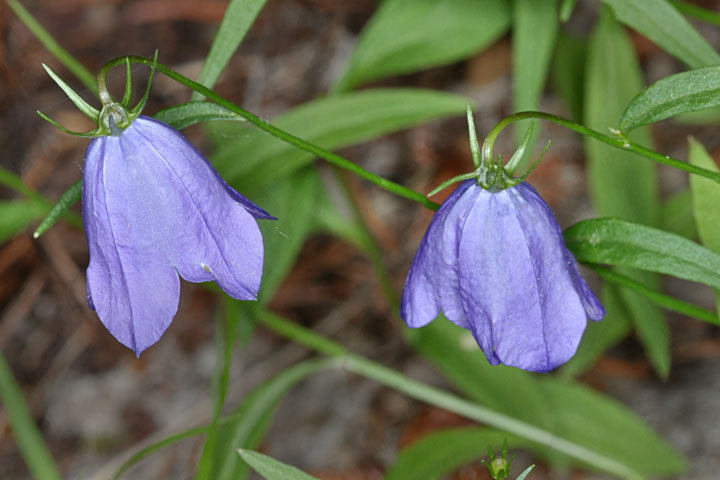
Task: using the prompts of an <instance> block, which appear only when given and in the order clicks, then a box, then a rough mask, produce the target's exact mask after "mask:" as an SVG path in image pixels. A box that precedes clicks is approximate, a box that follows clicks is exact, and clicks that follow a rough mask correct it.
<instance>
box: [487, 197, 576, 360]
mask: <svg viewBox="0 0 720 480" xmlns="http://www.w3.org/2000/svg"><path fill="white" fill-rule="evenodd" d="M504 193H505V199H506V201H507V202H508V203H509V206H510V209H511V211H512V213H513V214H512V215H510V216H509V219H510V221H512V220H514V221H515V222H516V225H517V230H506V231H505V232H506V234H505V237H504V239H505V241H506V242H508V241H511V242H513V243H514V244H516V245H517V247H516V248H517V249H518V252H522V253H519V254H518V255H517V256H516V257H515V258H516V262H515V263H514V264H512V265H510V264H508V268H511V269H515V268H521V265H520V263H521V262H522V265H523V266H525V268H526V271H525V272H524V273H523V282H524V283H523V284H517V283H516V284H515V285H514V286H513V285H509V286H511V287H514V288H515V289H516V290H517V291H519V292H522V295H525V296H526V297H527V300H528V302H529V304H526V307H525V308H526V309H527V310H526V311H525V312H523V311H522V309H519V311H518V312H517V313H519V314H520V315H522V316H524V317H525V318H524V320H522V321H518V322H504V323H503V324H501V328H500V329H499V330H496V332H495V339H496V344H495V348H496V350H497V354H498V357H500V359H501V361H502V362H503V363H505V364H508V365H514V366H517V367H520V368H523V369H525V370H531V371H539V372H545V371H549V370H552V369H554V368H556V367H557V366H559V365H561V364H563V363H565V362H566V361H568V360H569V359H570V358H571V357H572V356H573V355H574V354H575V351H576V350H577V347H578V345H579V343H580V339H581V338H582V334H583V332H584V331H585V327H586V326H587V319H586V313H585V308H584V306H583V302H582V301H581V297H580V295H579V294H578V292H577V290H576V288H575V287H576V284H575V279H574V278H573V275H572V274H571V269H570V264H568V256H567V255H568V252H567V248H566V247H565V242H564V240H563V238H562V232H561V230H560V227H559V225H558V224H557V221H556V220H555V217H554V215H553V213H552V210H551V209H550V207H549V206H548V205H547V204H546V203H545V201H543V200H542V198H540V196H539V195H538V194H537V192H536V191H535V190H534V189H533V188H532V187H531V186H530V185H528V184H526V183H522V184H520V185H518V186H516V187H513V188H510V189H507V190H504ZM511 232H512V233H511ZM510 237H515V238H512V239H511V238H510ZM523 244H524V248H523ZM523 332H524V333H525V339H524V341H523V342H522V343H521V342H519V341H518V340H517V338H518V337H520V338H522V334H523ZM531 338H532V340H530V339H531Z"/></svg>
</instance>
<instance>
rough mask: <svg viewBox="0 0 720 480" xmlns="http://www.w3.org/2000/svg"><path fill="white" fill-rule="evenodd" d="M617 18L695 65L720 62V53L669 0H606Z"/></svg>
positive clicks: (679, 57)
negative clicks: (719, 53)
mask: <svg viewBox="0 0 720 480" xmlns="http://www.w3.org/2000/svg"><path fill="white" fill-rule="evenodd" d="M603 1H604V2H605V4H607V5H609V6H610V7H611V8H612V9H613V11H614V12H615V15H617V19H618V20H619V21H621V22H622V23H624V24H625V25H627V26H629V27H630V28H632V29H634V30H637V31H638V32H640V33H642V34H643V35H645V36H646V37H647V38H649V39H650V40H652V41H653V42H655V43H656V44H657V45H659V46H660V47H661V48H662V49H664V50H665V51H667V52H668V53H669V54H670V55H673V56H675V57H676V58H677V59H679V60H680V61H682V62H685V63H686V64H687V65H688V66H690V67H691V68H699V67H706V66H709V65H717V64H719V63H720V55H718V53H717V52H716V51H715V50H714V49H713V48H712V47H711V46H710V44H709V43H708V42H707V41H706V40H705V39H704V38H703V37H702V36H701V35H700V34H699V33H698V32H697V30H695V29H694V28H693V27H692V25H690V23H689V22H688V21H687V20H685V18H684V17H683V16H682V15H681V14H680V13H679V12H678V11H677V10H676V9H675V7H673V6H672V4H671V3H670V2H668V1H667V0H603Z"/></svg>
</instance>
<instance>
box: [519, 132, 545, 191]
mask: <svg viewBox="0 0 720 480" xmlns="http://www.w3.org/2000/svg"><path fill="white" fill-rule="evenodd" d="M548 148H550V140H548V141H547V143H546V144H545V148H543V150H542V152H540V156H539V157H538V159H537V160H535V163H533V164H532V165H530V168H528V169H527V171H526V172H525V174H524V175H523V176H522V177H520V182H524V181H525V179H526V178H527V177H528V176H529V175H530V174H531V173H532V171H533V170H535V168H536V167H537V166H538V165H540V162H542V159H543V157H544V156H545V152H547V151H548ZM520 182H518V183H520Z"/></svg>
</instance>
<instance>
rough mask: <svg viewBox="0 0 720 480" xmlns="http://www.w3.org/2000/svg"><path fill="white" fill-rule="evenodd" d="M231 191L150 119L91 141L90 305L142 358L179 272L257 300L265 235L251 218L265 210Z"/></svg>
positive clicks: (87, 196)
mask: <svg viewBox="0 0 720 480" xmlns="http://www.w3.org/2000/svg"><path fill="white" fill-rule="evenodd" d="M228 188H229V187H227V184H225V183H224V182H222V181H220V177H219V176H218V174H217V172H216V171H215V170H214V169H213V168H212V166H211V165H210V163H209V162H207V161H206V160H205V159H204V157H203V156H202V155H200V154H199V153H198V152H197V150H195V148H193V147H192V145H190V144H189V143H188V142H187V140H185V138H184V137H183V136H182V135H180V134H179V133H178V132H177V131H175V130H173V129H172V128H170V127H169V126H167V125H165V124H163V123H161V122H157V121H155V120H152V119H149V118H146V117H139V118H137V119H136V120H135V121H134V122H133V123H132V124H131V125H130V126H129V127H128V128H127V129H125V130H124V131H123V132H122V134H120V135H117V136H108V137H102V138H99V139H97V140H94V141H93V142H92V143H91V144H90V146H89V148H88V152H87V155H86V164H85V172H84V177H83V220H84V223H85V230H86V234H87V238H88V244H89V246H90V265H89V267H88V271H87V277H88V304H89V305H90V307H91V308H93V309H95V310H96V311H97V313H98V316H99V317H100V319H101V321H102V322H103V323H104V324H105V326H106V327H107V328H108V330H109V331H110V332H111V333H112V334H113V335H114V336H115V337H116V338H117V339H118V340H119V341H120V342H121V343H123V344H124V345H126V346H128V347H130V348H132V349H133V350H134V351H135V352H136V354H137V355H139V354H140V353H141V352H142V351H143V350H144V349H146V348H147V347H148V346H150V345H152V344H153V343H155V342H156V341H157V340H158V339H159V338H160V336H161V335H162V334H163V332H164V331H165V330H166V329H167V327H168V326H169V325H170V322H171V321H172V318H173V316H174V315H175V313H176V311H177V306H178V298H179V288H180V282H179V278H178V273H180V275H181V276H183V277H184V278H185V279H187V280H189V281H192V282H203V281H210V280H214V281H216V282H217V283H218V285H220V287H221V288H222V289H223V290H225V291H226V292H227V293H228V294H229V295H231V296H233V297H234V298H238V299H244V300H250V299H255V298H256V296H257V293H258V289H259V287H260V279H261V277H262V265H263V242H262V236H261V234H260V229H259V228H258V225H257V222H256V220H255V217H254V215H260V213H259V212H262V210H261V209H257V208H256V207H255V206H254V205H253V204H252V203H251V202H249V201H247V200H246V199H244V197H242V198H241V199H238V196H237V195H232V193H231V192H230V191H229V190H228ZM235 193H237V192H235ZM238 195H239V194H238Z"/></svg>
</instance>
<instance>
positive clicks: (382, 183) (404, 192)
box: [103, 55, 440, 210]
mask: <svg viewBox="0 0 720 480" xmlns="http://www.w3.org/2000/svg"><path fill="white" fill-rule="evenodd" d="M126 59H128V60H129V61H130V62H132V63H141V64H143V65H149V66H152V65H153V64H154V63H155V62H154V61H153V60H152V59H150V58H146V57H138V56H134V55H130V56H127V57H119V58H116V59H114V60H111V61H109V62H108V63H106V64H105V66H104V67H103V71H106V72H107V71H108V70H109V69H110V68H112V67H115V66H117V65H120V64H124V63H125V62H126ZM157 70H158V71H160V72H162V73H163V74H164V75H166V76H168V77H170V78H172V79H173V80H175V81H176V82H178V83H181V84H182V85H185V86H186V87H188V88H191V89H193V90H195V91H196V92H198V93H200V94H202V95H204V96H205V97H207V98H208V99H210V100H212V101H213V102H215V103H217V104H218V105H220V106H222V107H225V108H226V109H228V110H230V111H231V112H234V113H236V114H238V115H239V116H241V117H243V118H244V119H245V120H247V121H248V122H250V123H252V124H253V125H255V126H256V127H257V128H259V129H260V130H263V131H264V132H265V133H268V134H270V135H272V136H274V137H276V138H279V139H280V140H282V141H284V142H286V143H289V144H290V145H293V146H295V147H297V148H299V149H301V150H305V151H306V152H310V153H312V154H313V155H315V156H317V157H320V158H322V159H324V160H326V161H328V162H329V163H332V164H333V165H336V166H338V167H340V168H343V169H345V170H348V171H350V172H352V173H354V174H355V175H357V176H359V177H361V178H364V179H365V180H368V181H369V182H372V183H374V184H375V185H377V186H378V187H380V188H383V189H385V190H387V191H389V192H391V193H394V194H395V195H398V196H401V197H404V198H407V199H409V200H412V201H415V202H417V203H419V204H421V205H423V206H425V207H426V208H429V209H430V210H437V209H438V208H440V205H438V204H437V203H435V202H433V201H431V200H429V199H428V198H426V197H425V195H423V194H421V193H418V192H416V191H414V190H411V189H409V188H407V187H404V186H402V185H400V184H398V183H395V182H392V181H390V180H388V179H386V178H383V177H381V176H379V175H375V174H374V173H372V172H369V171H367V170H365V169H364V168H362V167H359V166H358V165H356V164H354V163H353V162H351V161H350V160H348V159H346V158H343V157H341V156H340V155H337V154H335V153H332V152H330V151H328V150H325V149H324V148H322V147H319V146H317V145H314V144H312V143H310V142H306V141H305V140H303V139H301V138H299V137H296V136H295V135H293V134H291V133H288V132H286V131H284V130H281V129H279V128H277V127H275V126H274V125H272V124H270V123H268V122H266V121H265V120H263V119H261V118H260V117H258V116H257V115H254V114H252V113H250V112H248V111H247V110H245V109H243V108H240V107H239V106H238V105H236V104H234V103H233V102H231V101H230V100H227V99H225V98H224V97H221V96H220V95H218V94H217V93H215V92H213V91H212V90H210V89H209V88H207V87H205V86H203V85H201V84H199V83H197V82H194V81H193V80H190V79H189V78H187V77H185V76H184V75H181V74H180V73H178V72H176V71H175V70H172V69H171V68H169V67H167V66H165V65H164V64H162V63H157Z"/></svg>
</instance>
